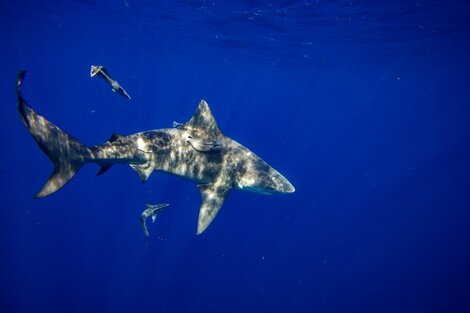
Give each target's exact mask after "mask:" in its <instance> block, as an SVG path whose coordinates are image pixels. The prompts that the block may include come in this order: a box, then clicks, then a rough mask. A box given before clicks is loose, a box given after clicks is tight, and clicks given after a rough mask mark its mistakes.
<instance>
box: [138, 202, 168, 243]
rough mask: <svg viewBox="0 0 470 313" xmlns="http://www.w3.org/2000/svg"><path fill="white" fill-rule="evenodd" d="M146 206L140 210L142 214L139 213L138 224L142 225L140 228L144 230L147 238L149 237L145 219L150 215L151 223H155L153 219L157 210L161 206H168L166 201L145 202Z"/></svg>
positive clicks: (161, 207)
mask: <svg viewBox="0 0 470 313" xmlns="http://www.w3.org/2000/svg"><path fill="white" fill-rule="evenodd" d="M145 206H146V207H147V208H146V209H145V210H144V211H143V212H142V215H140V224H141V226H142V230H143V231H144V234H145V236H147V238H150V235H149V231H148V229H147V224H146V223H145V222H146V220H147V217H149V216H151V217H152V223H155V219H156V218H157V211H158V210H160V209H163V208H166V207H167V206H169V204H168V203H161V204H146V205H145Z"/></svg>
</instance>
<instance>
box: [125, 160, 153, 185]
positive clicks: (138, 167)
mask: <svg viewBox="0 0 470 313" xmlns="http://www.w3.org/2000/svg"><path fill="white" fill-rule="evenodd" d="M129 165H130V167H132V169H133V170H134V171H136V172H137V174H139V177H140V180H141V181H142V183H145V182H146V181H147V179H148V178H149V176H150V174H152V172H153V166H152V164H151V163H150V162H147V163H144V164H129Z"/></svg>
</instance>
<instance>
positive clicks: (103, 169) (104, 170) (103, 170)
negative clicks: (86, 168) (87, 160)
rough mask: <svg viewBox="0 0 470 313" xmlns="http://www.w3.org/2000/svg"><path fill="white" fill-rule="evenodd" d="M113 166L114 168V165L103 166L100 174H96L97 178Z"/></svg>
mask: <svg viewBox="0 0 470 313" xmlns="http://www.w3.org/2000/svg"><path fill="white" fill-rule="evenodd" d="M111 166H113V164H106V165H102V166H101V168H100V170H99V171H98V173H96V176H100V175H103V174H104V173H106V172H107V171H108V170H109V169H110V168H111Z"/></svg>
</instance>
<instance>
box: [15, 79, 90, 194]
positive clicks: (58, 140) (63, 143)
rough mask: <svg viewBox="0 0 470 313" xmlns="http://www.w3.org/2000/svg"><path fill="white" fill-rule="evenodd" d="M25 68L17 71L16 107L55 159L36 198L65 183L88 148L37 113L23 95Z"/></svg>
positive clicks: (85, 157) (37, 141)
mask: <svg viewBox="0 0 470 313" xmlns="http://www.w3.org/2000/svg"><path fill="white" fill-rule="evenodd" d="M25 75H26V71H21V72H20V73H19V74H18V81H17V83H18V85H17V90H16V94H17V97H18V111H19V113H20V116H21V118H22V120H23V122H24V124H25V126H26V128H27V129H28V131H29V133H30V134H31V136H33V138H34V140H35V141H36V143H37V144H38V145H39V147H40V148H41V150H42V151H43V152H44V153H45V154H46V155H47V157H48V158H49V159H50V160H51V161H52V163H54V171H53V172H52V175H51V176H50V177H49V179H48V180H47V182H46V183H45V184H44V186H43V187H42V188H41V190H40V191H39V192H38V193H37V194H36V197H37V198H42V197H45V196H48V195H50V194H52V193H54V192H56V191H57V190H59V189H60V188H61V187H62V186H64V185H65V184H66V183H67V182H68V181H69V180H70V179H72V177H74V176H75V174H76V173H77V172H78V170H79V169H80V168H81V167H82V166H83V165H84V164H85V163H86V162H87V161H88V160H89V159H90V157H91V152H90V150H89V149H88V148H87V147H86V146H85V145H83V144H82V143H80V142H79V141H78V140H77V139H75V138H74V137H72V136H71V135H69V134H67V133H66V132H64V131H63V130H61V129H60V128H59V127H57V126H56V125H54V124H52V123H51V122H49V121H48V120H46V119H45V118H44V117H43V116H41V115H39V114H37V113H36V112H35V111H34V110H33V109H32V108H31V107H30V106H29V105H28V103H27V102H26V100H25V99H23V97H22V95H21V86H22V82H23V79H24V77H25Z"/></svg>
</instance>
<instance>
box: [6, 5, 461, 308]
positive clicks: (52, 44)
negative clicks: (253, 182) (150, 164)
mask: <svg viewBox="0 0 470 313" xmlns="http://www.w3.org/2000/svg"><path fill="white" fill-rule="evenodd" d="M469 16H470V5H469V4H468V1H335V2H329V1H318V0H317V1H279V2H270V1H233V2H228V1H227V2H225V1H133V0H124V1H95V0H81V1H38V2H34V1H31V2H28V1H2V2H1V3H0V26H1V27H0V40H1V47H2V49H1V51H0V64H1V74H0V91H1V95H2V101H1V103H2V104H1V106H0V110H1V111H0V118H1V123H0V134H1V135H0V138H1V152H2V153H1V155H0V173H1V185H0V187H1V192H0V194H1V197H0V312H469V311H470V300H469V299H470V270H469V269H468V265H469V264H470V244H469V242H470V239H469V238H470V229H469V226H468V225H469V218H470V213H469V209H470V194H469V188H468V186H469V185H468V180H469V176H470V166H469V160H470V127H469V123H470V88H469V86H470V79H469V77H470V76H469V73H470V61H469V58H468V57H469V51H470V19H469ZM92 64H100V65H104V66H105V67H106V68H107V69H108V70H109V72H110V73H111V74H112V76H114V77H115V78H116V79H117V80H119V82H120V83H121V84H122V86H123V87H124V88H125V89H126V90H127V91H128V92H129V94H130V95H131V97H132V101H127V100H126V99H124V98H122V97H120V96H119V95H116V94H114V93H113V92H112V91H111V89H110V88H109V87H108V86H107V85H106V84H105V83H104V82H103V81H101V80H100V79H98V78H90V77H89V69H90V65H92ZM21 69H27V70H28V76H27V78H26V80H25V83H24V90H23V92H24V96H25V98H26V99H27V100H28V102H29V103H30V105H31V106H32V107H33V108H35V109H36V110H37V111H38V112H39V113H41V114H43V115H44V116H46V117H47V118H48V119H50V120H51V121H53V122H54V123H56V124H57V125H59V126H60V127H61V128H63V129H64V130H66V131H67V132H69V133H71V134H73V135H74V136H75V137H77V138H78V139H80V140H81V141H83V142H84V143H85V144H87V145H93V144H98V143H102V142H104V141H106V140H107V139H108V138H109V136H110V135H111V134H112V133H121V134H126V135H127V134H132V133H135V132H138V131H142V130H148V129H155V128H165V127H171V125H172V122H173V121H177V122H185V121H187V120H188V119H189V118H190V117H191V116H192V114H193V112H194V111H195V109H196V106H197V104H198V102H199V100H200V99H205V100H206V101H207V102H208V103H209V105H210V106H211V109H212V112H213V113H214V115H215V118H216V120H217V122H218V124H219V127H220V129H221V130H222V132H223V133H224V134H226V135H228V136H230V137H232V138H234V139H235V140H237V141H238V142H240V143H242V144H244V145H245V146H247V147H248V148H250V149H251V150H253V151H254V152H255V153H257V154H258V155H259V156H261V157H262V158H263V159H265V160H266V161H267V162H268V163H270V164H271V165H272V166H274V167H275V168H276V169H277V170H279V171H280V172H281V173H282V174H283V175H285V176H286V177H287V178H288V179H289V180H290V181H291V182H292V184H293V185H294V186H295V187H296V192H295V193H294V194H289V195H277V196H263V195H258V194H253V193H249V192H240V191H234V192H232V193H231V194H230V195H229V197H228V198H227V200H226V201H225V204H224V206H223V207H222V209H221V211H220V212H219V214H218V216H217V217H216V218H215V220H214V221H213V223H212V224H211V225H210V226H209V228H208V229H207V230H206V231H205V232H204V233H203V234H202V235H200V236H196V225H197V216H198V210H199V205H200V193H199V191H198V189H197V188H196V186H195V184H194V183H193V182H190V181H187V180H183V179H180V178H178V177H174V176H170V175H167V174H164V173H159V172H155V173H153V174H152V176H151V177H150V179H149V180H148V181H147V182H146V183H145V184H141V183H140V180H139V178H138V176H137V175H136V173H135V172H134V171H133V170H132V169H131V168H129V167H128V166H115V167H113V168H112V169H110V170H109V172H107V173H106V174H105V175H103V176H99V177H97V176H95V174H96V172H97V171H98V167H96V166H95V165H88V166H86V167H84V168H83V169H82V170H81V171H80V172H79V173H78V175H77V176H76V177H75V178H74V179H73V180H72V181H71V182H70V183H69V184H67V185H66V186H65V187H64V188H63V189H61V190H59V191H58V192H57V193H55V194H53V195H51V196H50V197H47V198H44V199H33V195H34V194H35V193H36V192H37V191H38V190H39V189H40V187H41V186H42V184H43V183H44V182H45V181H46V179H47V178H48V177H49V175H50V173H51V172H52V164H51V163H50V161H49V160H48V159H47V157H46V156H45V155H44V154H43V153H42V151H41V150H40V149H39V148H38V147H37V146H36V144H35V142H34V141H33V140H32V138H31V136H30V135H29V134H28V132H27V131H26V129H25V127H24V126H23V124H22V122H21V120H20V118H19V116H18V113H17V102H16V98H15V84H16V82H15V77H16V74H17V72H18V71H19V70H21ZM162 202H168V203H170V204H171V205H170V207H169V208H167V209H165V210H164V211H163V212H161V214H160V215H159V216H158V218H157V220H156V222H155V224H151V223H149V231H150V235H151V238H150V240H148V239H147V238H146V237H145V236H144V234H143V232H142V230H141V228H140V225H139V217H140V213H141V211H142V210H143V209H144V205H145V203H162Z"/></svg>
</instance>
